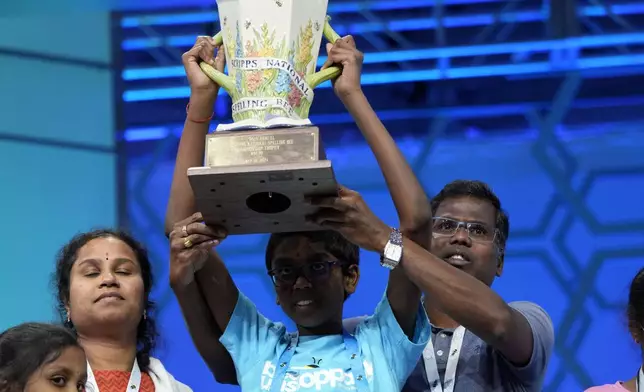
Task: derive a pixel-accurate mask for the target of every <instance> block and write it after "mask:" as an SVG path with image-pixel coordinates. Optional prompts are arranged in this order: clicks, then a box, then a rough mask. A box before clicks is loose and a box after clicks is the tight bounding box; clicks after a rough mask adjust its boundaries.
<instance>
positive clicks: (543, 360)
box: [505, 301, 555, 390]
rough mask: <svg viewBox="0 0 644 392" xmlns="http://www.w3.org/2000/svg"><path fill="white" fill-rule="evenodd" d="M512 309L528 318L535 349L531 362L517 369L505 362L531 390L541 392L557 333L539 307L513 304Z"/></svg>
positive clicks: (520, 303) (521, 302) (522, 302)
mask: <svg viewBox="0 0 644 392" xmlns="http://www.w3.org/2000/svg"><path fill="white" fill-rule="evenodd" d="M509 305H510V307H512V308H513V309H514V310H516V311H518V312H519V313H521V314H522V315H523V317H525V318H526V320H527V321H528V324H530V329H532V340H533V349H532V357H530V362H528V364H527V365H525V366H522V367H517V366H514V365H512V364H511V363H509V362H508V361H505V362H506V364H507V365H508V367H509V368H510V370H511V371H512V372H513V373H514V374H515V375H516V377H517V378H518V379H519V380H521V382H522V383H523V385H524V386H526V387H530V389H531V390H540V388H541V385H542V384H543V380H544V377H545V375H546V368H547V366H548V361H549V360H550V355H551V354H552V349H553V347H554V343H555V332H554V328H553V326H552V320H551V319H550V316H548V313H546V311H545V310H544V309H543V308H542V307H540V306H539V305H537V304H535V303H532V302H527V301H517V302H511V303H510V304H509Z"/></svg>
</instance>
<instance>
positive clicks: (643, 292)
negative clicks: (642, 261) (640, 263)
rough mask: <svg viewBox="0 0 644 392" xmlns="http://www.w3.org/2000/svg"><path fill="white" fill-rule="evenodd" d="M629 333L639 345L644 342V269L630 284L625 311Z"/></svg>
mask: <svg viewBox="0 0 644 392" xmlns="http://www.w3.org/2000/svg"><path fill="white" fill-rule="evenodd" d="M626 315H627V316H628V324H629V326H630V329H631V332H632V333H633V334H634V337H635V339H636V340H639V343H643V340H644V331H643V330H642V329H643V328H644V268H642V269H641V270H639V272H638V273H637V275H635V277H634V278H633V281H632V282H631V288H630V292H629V294H628V307H627V311H626Z"/></svg>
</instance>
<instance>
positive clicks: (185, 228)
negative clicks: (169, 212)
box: [170, 212, 227, 288]
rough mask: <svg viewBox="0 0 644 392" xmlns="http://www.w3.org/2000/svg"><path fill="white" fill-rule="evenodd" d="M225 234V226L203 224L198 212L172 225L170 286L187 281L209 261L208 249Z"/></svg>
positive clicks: (224, 236)
mask: <svg viewBox="0 0 644 392" xmlns="http://www.w3.org/2000/svg"><path fill="white" fill-rule="evenodd" d="M226 236H227V233H226V230H225V229H223V228H219V227H211V226H207V225H205V224H204V223H203V216H202V215H201V213H199V212H198V213H196V214H193V215H192V216H190V217H189V218H187V219H184V220H182V221H180V222H178V223H177V224H175V225H174V229H173V230H172V232H171V233H170V285H171V286H172V287H174V288H177V287H185V286H187V285H188V284H190V283H191V282H192V281H193V280H194V277H195V273H196V272H197V271H199V270H200V269H201V268H202V267H203V266H204V264H205V263H206V261H207V260H208V257H209V253H210V250H211V249H212V248H213V247H215V246H217V245H219V243H220V242H221V241H222V240H224V239H225V238H226Z"/></svg>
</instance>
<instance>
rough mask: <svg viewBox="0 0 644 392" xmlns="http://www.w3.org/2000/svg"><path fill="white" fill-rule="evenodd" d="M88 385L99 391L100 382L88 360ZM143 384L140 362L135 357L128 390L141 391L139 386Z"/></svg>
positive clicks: (95, 391)
mask: <svg viewBox="0 0 644 392" xmlns="http://www.w3.org/2000/svg"><path fill="white" fill-rule="evenodd" d="M87 385H91V386H92V388H93V389H92V391H94V392H99V390H98V384H97V383H96V378H95V377H94V372H93V371H92V367H91V366H89V362H87ZM140 386H141V369H139V363H138V361H137V360H136V358H134V365H133V366H132V372H131V373H130V380H129V381H128V382H127V388H126V389H125V391H126V392H129V391H131V392H139V387H140Z"/></svg>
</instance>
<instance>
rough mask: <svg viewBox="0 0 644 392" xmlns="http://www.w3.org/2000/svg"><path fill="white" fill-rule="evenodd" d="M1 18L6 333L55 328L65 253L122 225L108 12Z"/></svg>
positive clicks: (0, 212)
mask: <svg viewBox="0 0 644 392" xmlns="http://www.w3.org/2000/svg"><path fill="white" fill-rule="evenodd" d="M3 6H4V4H3ZM7 6H8V3H7ZM0 15H2V16H1V17H0V69H2V71H3V72H2V73H0V184H2V185H1V187H2V188H1V189H2V196H1V197H0V199H2V204H1V206H0V216H2V219H3V221H4V224H3V225H2V228H0V236H1V237H2V241H1V242H2V275H0V297H1V298H2V304H3V309H2V312H1V313H0V331H1V330H4V329H5V328H7V327H9V326H11V325H15V324H17V323H20V322H24V321H51V320H52V319H53V317H52V316H53V304H54V302H53V300H52V291H51V290H50V288H49V277H50V273H51V272H52V271H53V266H54V257H55V254H56V251H57V250H58V248H59V247H61V246H62V245H63V244H64V243H65V242H66V241H68V240H69V239H70V238H71V237H72V236H73V235H74V234H76V233H77V232H79V231H83V230H88V229H90V228H92V227H95V226H108V227H111V226H114V225H116V223H117V211H116V209H117V194H116V193H117V192H116V184H117V180H116V169H117V166H116V160H117V154H116V150H115V148H114V140H115V138H114V121H113V117H114V116H113V115H114V113H113V111H112V108H113V102H114V97H113V96H112V73H111V71H110V61H111V46H110V27H109V26H110V15H109V13H107V12H94V13H82V12H81V13H79V12H76V13H74V14H72V15H70V14H69V13H68V12H63V11H60V10H58V12H56V13H55V16H48V15H47V14H45V13H39V14H38V15H37V16H26V15H23V14H19V15H23V16H20V17H18V16H16V17H9V16H6V15H7V14H3V13H2V11H0Z"/></svg>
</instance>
